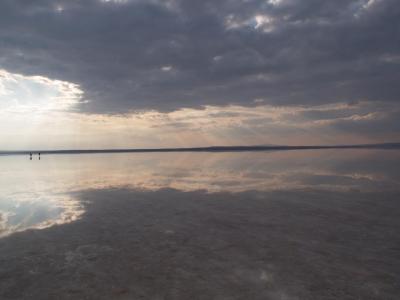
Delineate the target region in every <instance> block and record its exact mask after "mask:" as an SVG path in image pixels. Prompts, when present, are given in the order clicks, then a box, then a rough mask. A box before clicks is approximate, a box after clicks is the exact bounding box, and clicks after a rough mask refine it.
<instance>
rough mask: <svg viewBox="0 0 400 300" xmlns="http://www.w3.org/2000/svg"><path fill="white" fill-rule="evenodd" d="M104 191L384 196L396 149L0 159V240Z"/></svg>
mask: <svg viewBox="0 0 400 300" xmlns="http://www.w3.org/2000/svg"><path fill="white" fill-rule="evenodd" d="M110 188H131V189H139V190H148V191H155V190H159V189H163V188H172V189H176V190H179V191H196V190H205V191H207V192H209V193H214V192H232V193H237V192H243V191H250V190H251V191H276V190H284V191H290V190H318V191H320V190H329V191H346V192H351V193H358V192H368V191H375V192H376V191H378V192H379V191H380V192H390V191H396V190H399V189H400V151H395V150H394V151H391V150H389V151H388V150H377V151H376V150H322V151H321V150H310V151H281V152H279V151H278V152H242V153H130V154H91V155H88V154H82V155H45V156H42V158H41V160H38V157H37V156H34V157H33V160H29V157H28V156H0V235H1V236H6V235H10V234H12V233H13V232H17V231H24V230H26V229H30V228H47V227H50V226H52V225H54V224H62V223H68V222H73V221H75V220H77V219H79V218H81V217H82V215H83V214H84V205H82V203H81V201H80V200H79V199H78V198H76V197H74V193H76V192H79V191H84V190H96V189H98V190H101V189H110Z"/></svg>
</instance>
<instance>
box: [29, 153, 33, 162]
mask: <svg viewBox="0 0 400 300" xmlns="http://www.w3.org/2000/svg"><path fill="white" fill-rule="evenodd" d="M29 159H30V160H32V152H30V153H29Z"/></svg>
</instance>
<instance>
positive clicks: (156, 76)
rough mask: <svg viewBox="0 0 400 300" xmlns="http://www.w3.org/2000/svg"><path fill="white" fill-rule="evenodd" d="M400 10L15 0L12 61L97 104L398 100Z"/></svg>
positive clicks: (383, 2) (0, 53)
mask: <svg viewBox="0 0 400 300" xmlns="http://www.w3.org/2000/svg"><path fill="white" fill-rule="evenodd" d="M399 20H400V5H399V3H398V1H397V0H369V1H367V0H364V1H362V0H358V1H348V0H338V1H319V0H318V1H317V0H308V1H299V0H269V1H266V0H249V1H233V0H221V1H211V0H204V1H197V0H168V1H158V0H151V1H148V0H146V1H144V0H143V1H142V0H131V1H130V0H125V1H122V0H120V1H116V0H114V1H112V0H109V1H100V0H86V1H77V0H75V1H71V0H69V1H66V0H59V1H50V0H36V1H28V2H27V1H22V0H4V1H1V3H0V41H1V42H0V67H2V68H4V69H6V70H7V71H9V72H14V73H20V74H25V75H40V76H45V77H48V78H52V79H57V80H62V81H68V82H71V83H74V84H78V85H79V86H80V88H81V89H82V90H83V92H84V97H83V100H86V101H82V103H81V105H80V106H78V110H79V111H81V112H85V113H106V114H113V113H126V112H128V111H137V110H157V111H174V110H178V109H181V108H199V107H202V106H204V105H214V106H225V105H232V104H233V105H240V106H256V105H260V104H268V105H275V106H276V105H278V106H281V105H283V106H291V105H294V106H308V107H309V106H313V105H322V104H324V105H326V104H329V103H354V102H359V101H368V102H379V103H382V102H392V103H393V102H397V101H398V95H399V94H400V85H399V84H398V74H399V70H400V68H399V67H400V41H399V37H400V21H399ZM308 114H312V112H311V113H310V112H308ZM309 116H310V115H309ZM310 117H311V118H313V117H315V116H310Z"/></svg>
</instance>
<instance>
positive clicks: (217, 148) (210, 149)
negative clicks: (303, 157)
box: [0, 143, 400, 155]
mask: <svg viewBox="0 0 400 300" xmlns="http://www.w3.org/2000/svg"><path fill="white" fill-rule="evenodd" d="M323 149H385V150H400V143H383V144H362V145H325V146H322V145H314V146H211V147H190V148H143V149H94V150H29V151H28V150H23V151H0V155H29V154H30V153H32V154H37V153H41V154H92V153H93V154H94V153H142V152H245V151H283V150H323Z"/></svg>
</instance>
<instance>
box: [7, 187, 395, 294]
mask: <svg viewBox="0 0 400 300" xmlns="http://www.w3.org/2000/svg"><path fill="white" fill-rule="evenodd" d="M74 197H77V198H79V199H80V200H81V201H83V203H84V205H85V206H86V213H85V214H84V216H83V217H82V219H80V220H78V221H75V222H72V223H68V224H63V225H56V226H53V227H50V228H46V229H42V230H28V231H25V232H20V233H15V234H13V235H11V236H8V237H5V238H3V239H1V240H0V265H1V268H0V279H1V280H0V299H399V297H400V285H399V283H400V280H399V279H400V255H399V253H400V248H399V245H400V237H399V235H398V232H399V229H400V220H399V218H398V212H399V208H400V203H399V199H400V198H399V194H398V193H386V194H383V193H360V192H327V191H291V192H289V191H285V192H269V193H268V192H244V193H236V194H234V193H214V194H210V193H206V192H202V191H197V192H180V191H176V190H160V191H153V192H147V191H135V190H129V189H126V190H124V189H108V190H89V191H83V192H79V193H76V194H75V195H74Z"/></svg>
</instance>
